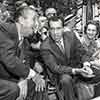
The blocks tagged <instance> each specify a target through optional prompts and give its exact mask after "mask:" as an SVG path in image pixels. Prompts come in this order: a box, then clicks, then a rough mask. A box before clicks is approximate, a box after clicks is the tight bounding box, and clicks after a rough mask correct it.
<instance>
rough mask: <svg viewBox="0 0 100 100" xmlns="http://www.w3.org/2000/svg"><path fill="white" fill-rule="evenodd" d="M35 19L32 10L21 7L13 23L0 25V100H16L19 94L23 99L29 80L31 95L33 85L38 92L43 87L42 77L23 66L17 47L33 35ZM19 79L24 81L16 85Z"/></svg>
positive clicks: (35, 15)
mask: <svg viewBox="0 0 100 100" xmlns="http://www.w3.org/2000/svg"><path fill="white" fill-rule="evenodd" d="M36 17H37V13H36V12H35V11H34V10H33V9H32V8H29V7H23V8H20V9H18V11H17V12H16V15H15V20H16V22H15V23H12V24H7V23H4V24H1V25H0V55H1V56H0V100H16V98H17V97H18V96H19V93H20V92H23V98H24V99H25V97H26V95H27V94H26V93H27V80H30V79H32V80H33V82H32V84H31V85H32V87H31V86H30V87H31V90H32V91H33V92H32V91H31V92H32V93H35V88H34V86H35V85H36V87H38V89H39V90H43V88H44V87H45V81H44V79H43V76H41V75H38V73H36V72H35V71H34V70H33V69H31V68H30V66H28V65H25V64H24V63H25V62H24V61H23V60H24V59H21V58H23V57H24V55H21V52H20V51H21V49H20V47H19V44H20V40H21V39H23V38H24V37H27V36H29V35H31V34H32V33H33V30H34V27H35V21H36ZM19 79H23V80H24V81H21V83H18V82H19ZM25 80H26V81H25ZM17 83H18V84H17ZM25 89H26V90H25ZM29 93H30V92H28V95H29Z"/></svg>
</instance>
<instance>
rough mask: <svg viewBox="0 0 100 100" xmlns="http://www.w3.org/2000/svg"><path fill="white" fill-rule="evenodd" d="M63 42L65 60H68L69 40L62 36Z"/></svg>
mask: <svg viewBox="0 0 100 100" xmlns="http://www.w3.org/2000/svg"><path fill="white" fill-rule="evenodd" d="M63 41H64V49H65V56H66V58H67V59H69V58H70V50H71V43H70V42H71V40H70V38H68V37H67V36H65V35H63Z"/></svg>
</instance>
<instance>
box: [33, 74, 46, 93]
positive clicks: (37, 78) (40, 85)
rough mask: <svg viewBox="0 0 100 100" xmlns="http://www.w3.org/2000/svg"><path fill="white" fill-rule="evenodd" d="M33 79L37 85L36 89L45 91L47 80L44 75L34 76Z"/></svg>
mask: <svg viewBox="0 0 100 100" xmlns="http://www.w3.org/2000/svg"><path fill="white" fill-rule="evenodd" d="M32 80H33V81H34V82H35V84H36V87H35V90H36V91H38V92H40V91H44V89H45V80H44V79H43V76H42V75H39V74H37V75H35V77H34V78H32Z"/></svg>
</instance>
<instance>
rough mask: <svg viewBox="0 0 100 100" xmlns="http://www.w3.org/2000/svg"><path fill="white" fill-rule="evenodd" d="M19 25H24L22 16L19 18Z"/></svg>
mask: <svg viewBox="0 0 100 100" xmlns="http://www.w3.org/2000/svg"><path fill="white" fill-rule="evenodd" d="M19 23H20V24H21V25H23V24H24V18H23V17H22V16H20V17H19Z"/></svg>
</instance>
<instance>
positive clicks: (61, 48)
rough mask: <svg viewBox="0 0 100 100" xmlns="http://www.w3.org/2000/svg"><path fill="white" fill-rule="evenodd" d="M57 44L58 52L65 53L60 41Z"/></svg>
mask: <svg viewBox="0 0 100 100" xmlns="http://www.w3.org/2000/svg"><path fill="white" fill-rule="evenodd" d="M57 44H58V46H59V48H60V50H61V51H62V53H64V52H65V50H64V47H63V45H62V43H61V41H59V42H57Z"/></svg>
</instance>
